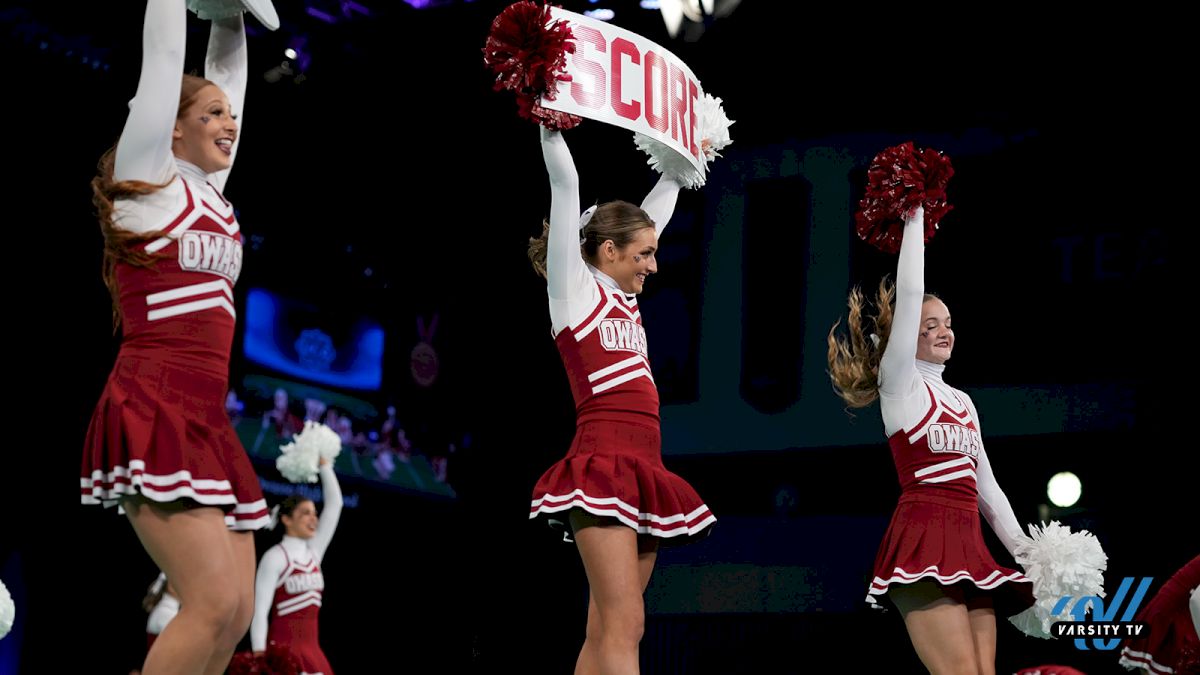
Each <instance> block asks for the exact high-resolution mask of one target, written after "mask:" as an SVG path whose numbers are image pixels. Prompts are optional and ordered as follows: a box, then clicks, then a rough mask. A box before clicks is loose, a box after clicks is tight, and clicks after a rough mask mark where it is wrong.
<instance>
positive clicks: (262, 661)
mask: <svg viewBox="0 0 1200 675" xmlns="http://www.w3.org/2000/svg"><path fill="white" fill-rule="evenodd" d="M302 671H303V668H301V666H300V660H299V659H297V658H296V657H295V655H293V654H292V651H291V650H290V649H288V648H287V647H285V646H283V645H278V644H274V643H272V644H271V645H270V646H268V647H267V651H266V652H264V653H262V654H259V655H258V656H255V655H254V652H238V653H237V654H234V655H233V659H232V660H231V661H230V662H229V669H228V671H227V672H228V673H229V675H301V673H302Z"/></svg>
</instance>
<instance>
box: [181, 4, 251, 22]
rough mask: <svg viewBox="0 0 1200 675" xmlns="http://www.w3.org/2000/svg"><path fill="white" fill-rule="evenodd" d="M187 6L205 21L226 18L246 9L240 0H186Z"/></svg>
mask: <svg viewBox="0 0 1200 675" xmlns="http://www.w3.org/2000/svg"><path fill="white" fill-rule="evenodd" d="M187 8H188V9H190V10H192V12H194V13H195V14H196V16H198V17H200V18H201V19H204V20H205V21H214V20H217V19H228V18H230V17H234V16H237V15H239V14H241V13H242V12H244V11H246V6H245V5H243V4H242V2H241V0H187Z"/></svg>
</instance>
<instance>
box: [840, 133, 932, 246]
mask: <svg viewBox="0 0 1200 675" xmlns="http://www.w3.org/2000/svg"><path fill="white" fill-rule="evenodd" d="M953 175H954V167H952V166H951V165H950V158H949V157H946V156H945V155H943V154H942V153H940V152H938V151H936V150H932V149H928V148H927V149H924V150H917V149H915V148H913V144H912V142H911V141H909V142H907V143H903V144H901V145H897V146H894V147H891V148H887V149H886V150H884V151H883V152H881V153H879V154H878V155H876V156H875V159H873V160H872V161H871V167H870V169H868V170H867V193H866V195H864V196H863V198H862V200H860V201H859V202H858V211H857V212H856V213H855V214H854V222H855V229H856V230H857V231H858V236H859V237H862V239H863V241H865V242H867V243H868V244H871V245H872V246H874V247H876V248H878V249H880V250H881V251H883V252H885V253H896V252H898V251H899V250H900V241H901V239H902V238H903V235H904V219H905V218H907V217H909V216H911V215H912V213H913V212H914V211H915V210H916V208H917V207H918V206H924V207H925V241H927V242H928V241H929V240H930V239H932V238H933V235H934V232H935V231H936V230H937V225H938V222H939V221H941V219H942V218H943V217H944V216H945V215H946V214H947V213H949V212H950V210H951V209H953V208H954V207H953V206H950V205H949V204H947V203H946V184H947V183H948V182H949V181H950V177H951V176H953Z"/></svg>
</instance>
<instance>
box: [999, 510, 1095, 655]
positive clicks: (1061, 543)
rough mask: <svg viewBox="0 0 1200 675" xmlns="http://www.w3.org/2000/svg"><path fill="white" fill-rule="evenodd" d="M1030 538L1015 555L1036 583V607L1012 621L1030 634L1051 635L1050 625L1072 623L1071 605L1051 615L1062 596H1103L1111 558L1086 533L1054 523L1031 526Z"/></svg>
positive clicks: (1027, 574) (1085, 531)
mask: <svg viewBox="0 0 1200 675" xmlns="http://www.w3.org/2000/svg"><path fill="white" fill-rule="evenodd" d="M1029 534H1030V539H1028V540H1027V541H1025V542H1022V543H1021V544H1020V545H1019V546H1018V547H1017V551H1016V553H1015V555H1014V558H1016V561H1017V562H1018V563H1020V565H1021V566H1022V567H1024V568H1025V576H1027V577H1029V579H1030V580H1031V581H1032V582H1033V596H1034V599H1035V600H1036V601H1037V602H1036V604H1035V605H1034V606H1033V607H1031V608H1029V609H1028V610H1026V611H1024V612H1022V613H1021V614H1018V615H1017V616H1015V617H1012V618H1010V619H1009V620H1010V621H1012V622H1013V624H1014V625H1015V626H1016V627H1017V628H1018V629H1020V630H1021V631H1022V632H1023V633H1025V634H1027V635H1034V636H1037V637H1049V636H1050V624H1052V623H1053V622H1055V621H1071V620H1073V617H1072V616H1071V615H1070V614H1069V613H1068V611H1069V610H1070V606H1068V607H1067V608H1066V609H1064V611H1063V613H1062V614H1061V615H1058V616H1055V615H1054V614H1052V613H1051V612H1052V611H1053V610H1054V605H1055V604H1057V603H1058V601H1059V600H1060V599H1061V598H1063V597H1072V598H1081V597H1084V596H1089V595H1094V596H1097V597H1101V598H1103V597H1104V570H1106V569H1108V556H1107V555H1105V553H1104V549H1102V548H1101V547H1100V542H1099V541H1098V540H1097V539H1096V537H1095V536H1094V535H1093V534H1092V533H1091V532H1088V531H1087V530H1081V531H1079V532H1071V528H1069V527H1066V526H1065V525H1061V524H1059V522H1058V521H1052V522H1051V523H1050V524H1049V525H1045V526H1043V527H1040V528H1039V527H1038V526H1036V525H1030V526H1029Z"/></svg>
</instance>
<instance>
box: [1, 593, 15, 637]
mask: <svg viewBox="0 0 1200 675" xmlns="http://www.w3.org/2000/svg"><path fill="white" fill-rule="evenodd" d="M16 618H17V606H16V605H15V604H14V603H13V599H12V596H11V595H9V593H8V587H6V586H5V585H4V582H3V581H0V638H3V637H4V636H5V635H8V631H10V630H12V626H13V621H15V620H16Z"/></svg>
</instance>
